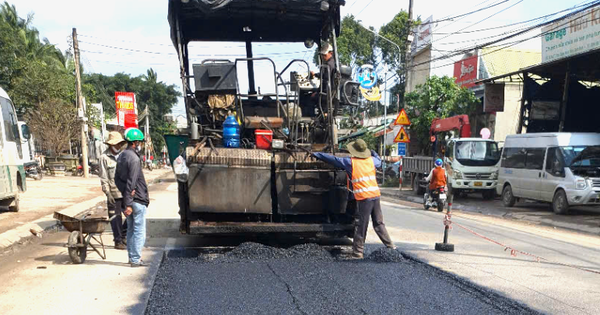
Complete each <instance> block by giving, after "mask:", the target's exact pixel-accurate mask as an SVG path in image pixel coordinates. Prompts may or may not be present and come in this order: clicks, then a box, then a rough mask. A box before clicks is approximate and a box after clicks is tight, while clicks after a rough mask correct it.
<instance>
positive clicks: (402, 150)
mask: <svg viewBox="0 0 600 315" xmlns="http://www.w3.org/2000/svg"><path fill="white" fill-rule="evenodd" d="M398 156H406V143H402V142H400V143H398Z"/></svg>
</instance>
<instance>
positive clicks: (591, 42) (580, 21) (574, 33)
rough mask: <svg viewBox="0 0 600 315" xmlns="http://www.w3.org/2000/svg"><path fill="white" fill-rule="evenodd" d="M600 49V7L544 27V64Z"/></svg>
mask: <svg viewBox="0 0 600 315" xmlns="http://www.w3.org/2000/svg"><path fill="white" fill-rule="evenodd" d="M596 49H600V5H597V6H594V7H592V8H589V9H587V10H585V11H582V12H580V13H577V14H574V15H572V16H569V17H566V18H564V19H561V20H559V21H556V22H554V23H552V24H550V25H548V26H545V27H542V63H544V62H550V61H553V60H557V59H562V58H566V57H570V56H574V55H577V54H582V53H585V52H588V51H592V50H596Z"/></svg>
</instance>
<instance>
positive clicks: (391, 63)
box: [376, 11, 419, 103]
mask: <svg viewBox="0 0 600 315" xmlns="http://www.w3.org/2000/svg"><path fill="white" fill-rule="evenodd" d="M418 24H419V22H418V21H416V22H411V23H409V20H408V13H407V12H406V11H400V12H399V13H398V14H396V16H394V18H393V19H392V20H391V21H390V22H388V23H387V24H385V25H383V26H382V27H381V28H380V29H379V36H381V37H384V38H386V39H388V40H390V41H391V42H393V43H395V44H396V45H398V47H399V48H400V50H398V47H396V46H395V45H392V44H391V43H389V42H388V41H386V40H384V39H381V38H378V39H377V42H376V43H377V47H378V48H379V49H380V50H381V57H382V59H383V61H384V62H385V63H386V64H387V65H388V67H389V69H390V71H393V72H395V73H396V75H397V76H398V78H399V82H398V84H396V85H394V86H393V87H392V88H391V89H390V93H392V95H393V97H390V101H391V102H392V103H394V102H395V101H397V98H398V97H399V98H400V103H403V102H404V91H405V85H406V70H407V62H408V61H407V60H406V53H407V51H406V48H407V47H406V43H407V40H408V35H409V34H410V30H411V29H412V28H414V27H415V26H416V25H418ZM396 95H398V96H396Z"/></svg>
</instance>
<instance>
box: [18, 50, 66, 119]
mask: <svg viewBox="0 0 600 315" xmlns="http://www.w3.org/2000/svg"><path fill="white" fill-rule="evenodd" d="M20 70H21V75H20V76H16V77H14V78H13V79H12V81H11V83H12V84H11V85H12V89H11V90H10V93H11V98H12V100H13V101H14V103H15V106H16V107H17V110H18V112H19V113H21V114H25V113H26V112H28V111H29V110H32V109H34V108H36V107H37V106H39V105H40V104H41V103H43V102H44V101H47V100H49V99H60V100H63V101H65V102H69V103H70V104H72V105H71V106H75V105H74V104H75V89H74V86H75V78H74V77H73V76H72V75H71V74H69V73H67V72H66V71H65V70H64V69H58V68H55V67H51V66H48V64H46V63H45V62H43V61H41V60H35V59H34V60H32V61H30V62H28V63H27V64H24V65H23V67H22V68H21V69H20ZM54 104H58V103H56V102H54Z"/></svg>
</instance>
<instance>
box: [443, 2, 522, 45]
mask: <svg viewBox="0 0 600 315" xmlns="http://www.w3.org/2000/svg"><path fill="white" fill-rule="evenodd" d="M521 2H523V0H519V1H518V2H516V3H514V4H512V5H510V6H509V7H506V8H504V9H502V10H500V11H498V12H496V13H494V14H492V15H490V16H488V17H486V18H484V19H482V20H480V21H478V22H475V23H473V24H471V25H469V26H466V27H464V28H462V29H460V30H458V32H460V31H464V30H465V29H467V28H469V27H471V26H475V25H477V24H479V23H481V22H483V21H485V20H488V19H490V18H491V17H493V16H495V15H497V14H500V13H502V12H504V11H506V10H508V9H510V8H512V7H514V6H516V5H517V4H519V3H521ZM454 34H456V32H454V33H452V34H449V35H446V36H445V37H443V38H442V39H440V40H439V41H442V40H444V39H446V38H448V37H450V36H452V35H454Z"/></svg>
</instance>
